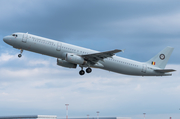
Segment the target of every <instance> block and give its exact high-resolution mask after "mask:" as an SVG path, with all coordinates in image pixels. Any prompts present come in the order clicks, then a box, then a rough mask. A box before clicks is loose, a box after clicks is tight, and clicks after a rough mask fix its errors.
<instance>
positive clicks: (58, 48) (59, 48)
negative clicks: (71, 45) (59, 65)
mask: <svg viewBox="0 0 180 119" xmlns="http://www.w3.org/2000/svg"><path fill="white" fill-rule="evenodd" d="M56 50H57V51H60V50H61V43H59V42H58V43H57V48H56Z"/></svg>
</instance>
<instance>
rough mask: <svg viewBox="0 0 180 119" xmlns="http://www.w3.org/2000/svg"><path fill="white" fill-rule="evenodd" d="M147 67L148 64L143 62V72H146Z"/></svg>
mask: <svg viewBox="0 0 180 119" xmlns="http://www.w3.org/2000/svg"><path fill="white" fill-rule="evenodd" d="M146 69H147V65H146V64H143V65H142V71H141V72H143V73H146Z"/></svg>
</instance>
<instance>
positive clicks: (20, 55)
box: [18, 49, 23, 58]
mask: <svg viewBox="0 0 180 119" xmlns="http://www.w3.org/2000/svg"><path fill="white" fill-rule="evenodd" d="M22 53H23V50H22V49H21V52H20V54H19V55H18V57H19V58H21V57H22Z"/></svg>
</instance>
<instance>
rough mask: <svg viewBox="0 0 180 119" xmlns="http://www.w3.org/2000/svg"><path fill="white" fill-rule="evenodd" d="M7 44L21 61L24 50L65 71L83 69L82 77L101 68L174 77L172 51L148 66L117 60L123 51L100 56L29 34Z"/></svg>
mask: <svg viewBox="0 0 180 119" xmlns="http://www.w3.org/2000/svg"><path fill="white" fill-rule="evenodd" d="M3 40H4V42H5V43H7V44H9V45H11V46H13V47H14V48H16V49H20V54H19V55H18V57H19V58H20V57H21V56H22V53H23V50H27V51H31V52H35V53H39V54H43V55H47V56H51V57H55V58H57V65H59V66H62V67H66V68H76V67H77V65H79V67H80V68H81V70H80V71H79V74H80V75H84V74H85V71H84V70H83V68H86V73H91V72H92V68H99V69H103V70H107V71H111V72H116V73H120V74H125V75H133V76H171V75H172V74H171V72H173V71H175V70H174V69H164V68H165V66H166V64H167V62H168V60H169V58H170V55H171V53H172V52H173V49H174V48H172V47H169V46H168V47H166V48H165V49H163V50H162V51H161V52H159V53H158V54H157V55H155V56H154V57H153V58H151V59H150V60H149V61H147V62H138V61H134V60H130V59H126V58H122V57H119V56H116V55H115V54H116V53H118V52H123V51H124V50H119V49H115V50H110V51H105V52H99V51H95V50H91V49H87V48H83V47H79V46H75V45H71V44H67V43H64V42H60V41H55V40H51V39H48V38H43V37H40V36H36V35H33V34H28V33H21V32H19V33H13V34H11V35H8V36H5V37H4V38H3Z"/></svg>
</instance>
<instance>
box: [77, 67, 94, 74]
mask: <svg viewBox="0 0 180 119" xmlns="http://www.w3.org/2000/svg"><path fill="white" fill-rule="evenodd" d="M91 72H92V69H91V68H90V67H88V68H87V69H86V73H91ZM79 74H80V75H84V74H85V71H84V70H83V68H81V71H79Z"/></svg>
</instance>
